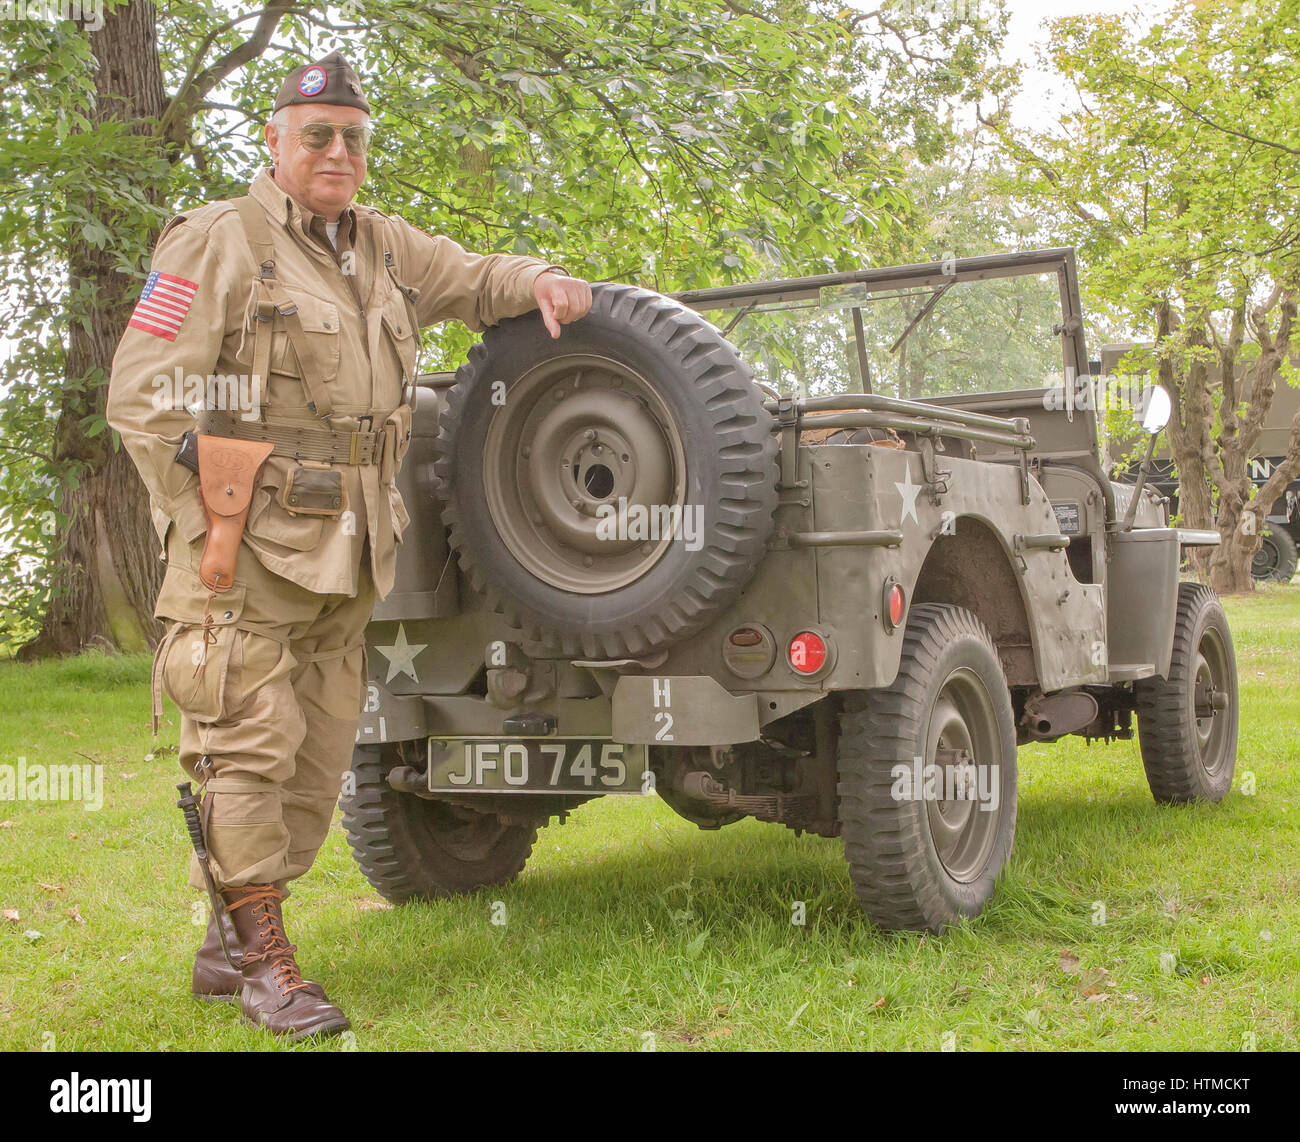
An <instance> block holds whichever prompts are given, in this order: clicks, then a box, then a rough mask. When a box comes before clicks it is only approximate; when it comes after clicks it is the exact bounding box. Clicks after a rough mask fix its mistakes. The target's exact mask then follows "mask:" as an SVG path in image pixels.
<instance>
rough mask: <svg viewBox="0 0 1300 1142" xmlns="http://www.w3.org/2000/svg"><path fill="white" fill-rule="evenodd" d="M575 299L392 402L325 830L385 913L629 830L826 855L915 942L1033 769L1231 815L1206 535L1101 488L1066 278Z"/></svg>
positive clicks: (1002, 847) (1228, 670)
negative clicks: (1041, 751) (1109, 757)
mask: <svg viewBox="0 0 1300 1142" xmlns="http://www.w3.org/2000/svg"><path fill="white" fill-rule="evenodd" d="M593 295H594V301H593V306H592V310H591V312H590V314H589V315H588V316H587V317H585V318H584V319H583V320H582V321H580V322H577V323H575V324H573V325H571V326H568V327H566V328H565V330H564V332H563V334H562V335H561V337H560V338H558V339H557V340H552V339H551V338H550V337H549V336H548V335H547V334H546V331H545V329H544V328H543V326H542V323H541V321H540V319H539V318H538V316H537V315H536V314H530V315H526V316H524V317H520V318H516V319H512V320H508V321H503V322H502V323H501V324H500V325H498V326H496V327H494V328H491V329H489V330H487V331H486V333H485V335H484V337H483V340H482V343H481V344H479V345H477V346H475V348H474V349H473V351H472V353H471V354H470V357H469V360H468V362H467V363H466V364H465V365H463V366H462V367H461V368H460V369H459V370H458V371H457V372H456V373H455V374H454V375H452V374H434V375H429V376H425V377H424V378H422V381H421V384H420V386H419V388H418V391H417V394H416V403H415V409H414V434H413V439H412V443H411V447H410V451H409V453H408V455H407V457H406V461H405V466H404V467H403V469H402V472H401V474H400V489H401V493H402V496H403V498H404V500H405V503H406V504H407V505H408V507H409V509H410V515H411V518H412V523H411V525H410V527H409V528H408V529H407V532H406V536H405V540H404V543H403V545H402V547H401V550H400V552H399V559H398V568H397V582H396V586H395V588H394V590H393V592H392V594H390V595H389V597H388V598H387V599H385V600H384V601H383V602H382V603H381V604H380V605H379V606H378V607H377V608H376V610H375V614H374V620H373V622H372V624H371V626H370V628H369V631H368V634H367V652H368V660H369V664H370V667H369V669H370V678H369V685H368V690H367V696H366V701H365V706H364V712H363V713H362V716H361V722H360V726H359V729H358V733H357V750H356V757H355V762H354V769H353V772H352V775H351V777H352V781H351V782H350V783H349V786H348V788H347V789H346V790H345V798H344V813H345V816H344V825H345V829H346V831H347V835H348V838H349V841H350V843H351V846H352V849H353V851H354V853H355V856H356V859H357V861H358V862H359V864H360V866H361V869H362V871H363V872H364V874H365V876H366V877H367V878H368V879H369V881H370V883H371V884H372V885H374V887H375V888H376V889H378V891H379V892H380V893H381V894H382V895H384V896H385V897H387V898H388V899H390V900H393V901H404V900H408V899H412V898H423V899H429V898H436V897H441V896H445V895H448V894H452V893H463V892H470V891H473V890H476V889H479V888H482V887H484V886H487V885H494V884H500V883H502V882H505V881H507V880H509V879H511V878H512V877H514V876H515V875H516V874H517V873H518V872H519V871H520V869H521V868H522V867H523V865H524V862H525V861H526V860H527V858H528V855H529V853H530V851H531V847H532V845H533V843H534V841H535V840H536V837H537V830H538V828H539V827H541V826H543V825H545V824H547V823H548V822H549V821H550V820H551V819H552V818H555V817H558V818H560V820H563V818H564V815H565V814H567V813H568V812H569V811H571V810H572V809H574V808H575V807H576V806H578V805H580V804H581V803H582V802H584V801H587V800H589V799H591V798H593V797H598V796H602V795H617V794H622V795H630V796H646V795H655V796H658V797H661V798H662V799H663V800H664V801H665V802H666V803H667V804H668V805H669V806H670V807H671V808H672V809H673V810H674V811H675V812H677V813H678V814H680V815H681V816H683V817H685V818H686V819H687V820H689V821H692V822H694V823H695V824H696V825H698V826H699V827H700V828H702V829H719V828H722V827H723V826H725V825H727V824H730V823H732V822H735V821H738V820H741V819H742V818H744V817H753V818H756V819H758V820H762V821H769V822H773V823H777V824H782V825H785V826H787V827H789V828H792V829H794V830H796V831H797V832H809V833H815V834H818V835H821V836H828V837H842V838H843V841H844V849H845V855H846V858H847V861H848V866H849V874H850V879H851V881H852V885H853V888H854V891H855V893H856V895H857V898H858V900H859V901H860V903H861V905H862V907H863V908H864V910H865V911H866V913H867V914H868V916H869V917H870V918H871V920H872V921H874V922H875V923H876V924H878V925H880V926H882V927H884V928H901V929H927V930H931V931H942V930H943V929H944V928H945V927H946V926H948V925H950V924H952V923H954V922H956V921H958V920H960V918H961V917H964V916H974V915H976V914H978V913H979V912H980V910H981V909H982V908H983V906H984V905H985V903H986V902H987V901H988V900H989V898H990V896H991V895H992V894H993V892H994V888H995V885H996V882H997V880H998V878H999V876H1000V875H1001V873H1002V872H1003V870H1004V868H1005V867H1006V863H1007V860H1008V857H1009V855H1010V852H1011V847H1012V841H1013V838H1014V834H1015V824H1016V807H1017V795H1016V784H1017V776H1016V751H1017V747H1018V746H1019V745H1021V744H1024V743H1027V742H1050V741H1056V740H1057V739H1059V738H1062V737H1065V736H1067V735H1081V736H1083V737H1084V738H1086V739H1088V740H1089V741H1092V740H1094V739H1102V740H1105V741H1110V740H1111V739H1114V738H1120V739H1127V738H1131V737H1132V736H1133V733H1134V729H1135V722H1136V731H1137V733H1138V736H1139V742H1140V746H1141V755H1142V761H1143V765H1144V767H1145V769H1146V774H1147V778H1148V781H1149V784H1150V787H1151V791H1152V793H1153V794H1154V796H1155V798H1156V800H1157V801H1161V802H1166V803H1183V802H1190V801H1195V800H1208V801H1218V800H1220V799H1221V798H1222V797H1223V796H1224V794H1225V793H1226V792H1227V790H1228V789H1229V787H1230V784H1231V780H1232V772H1233V767H1234V764H1235V758H1236V739H1237V679H1236V666H1235V661H1234V657H1233V646H1232V637H1231V634H1230V633H1229V630H1228V625H1227V621H1226V619H1225V617H1224V613H1223V610H1222V608H1221V607H1220V605H1219V603H1218V600H1217V599H1216V598H1215V596H1214V594H1213V593H1212V592H1210V591H1209V590H1208V589H1206V588H1205V587H1203V586H1200V585H1199V584H1196V583H1180V582H1179V565H1180V560H1181V554H1182V549H1183V548H1185V547H1187V546H1189V545H1198V544H1212V543H1216V542H1218V536H1217V534H1215V533H1212V532H1210V533H1207V532H1193V531H1188V530H1183V529H1177V528H1171V527H1168V526H1166V524H1167V515H1166V509H1165V504H1164V501H1163V500H1162V498H1161V497H1160V496H1159V495H1158V494H1156V493H1153V492H1151V491H1149V490H1147V489H1144V488H1141V487H1134V486H1126V485H1119V484H1115V483H1113V482H1112V481H1111V480H1110V479H1109V478H1108V476H1107V457H1106V442H1105V441H1104V440H1102V439H1101V437H1100V436H1099V426H1098V423H1097V419H1096V415H1095V413H1094V412H1093V409H1094V408H1095V407H1096V406H1095V403H1094V402H1093V401H1092V400H1086V399H1080V394H1081V393H1083V392H1084V391H1085V386H1086V385H1087V384H1089V383H1090V379H1089V370H1088V355H1087V351H1086V347H1085V344H1084V332H1083V321H1082V315H1081V313H1080V307H1079V295H1078V284H1077V278H1076V268H1075V261H1074V254H1073V251H1071V250H1068V249H1055V250H1043V251H1033V252H1026V253H1017V254H1010V255H996V256H989V257H978V258H963V259H949V260H947V261H945V262H942V263H935V264H925V265H910V266H897V267H888V268H872V269H863V270H858V271H852V272H846V273H836V274H827V275H822V276H817V277H807V278H798V279H791V280H784V281H770V282H759V283H756V284H747V285H735V286H725V287H721V288H715V289H702V290H696V291H693V292H690V293H684V294H679V295H677V296H676V297H667V296H664V295H661V294H657V293H653V292H651V291H648V290H644V289H638V288H635V287H632V286H628V285H619V284H602V285H598V286H595V287H594V288H593ZM1162 397H1163V394H1161V393H1160V391H1159V390H1152V391H1151V394H1150V399H1149V400H1146V401H1144V402H1141V403H1144V404H1146V405H1147V406H1149V407H1145V408H1139V409H1137V410H1136V411H1137V414H1138V415H1139V416H1145V418H1146V423H1147V427H1148V428H1149V429H1151V430H1153V431H1154V432H1158V430H1159V428H1160V427H1161V425H1162V423H1163V421H1162V417H1167V415H1168V401H1167V399H1163V401H1162ZM1162 404H1163V407H1162ZM1153 442H1154V436H1153ZM394 510H395V512H396V509H394Z"/></svg>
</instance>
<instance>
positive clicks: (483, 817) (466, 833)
mask: <svg viewBox="0 0 1300 1142" xmlns="http://www.w3.org/2000/svg"><path fill="white" fill-rule="evenodd" d="M399 764H402V751H401V747H400V745H397V744H393V745H385V746H382V747H376V746H358V747H357V749H356V751H355V753H354V754H353V759H352V774H353V776H354V778H355V790H354V791H353V792H352V793H351V795H345V796H344V798H343V829H344V831H345V832H346V833H347V837H348V844H349V845H350V846H351V848H352V854H353V856H354V857H355V858H356V861H357V864H358V865H360V866H361V872H362V874H363V875H364V876H365V878H366V879H367V880H368V881H369V882H370V883H371V885H372V886H374V888H375V889H376V890H377V891H378V892H379V894H380V895H381V896H382V897H383V898H384V899H385V900H391V901H392V902H393V903H394V904H401V903H403V902H404V901H407V900H436V899H439V898H441V897H446V896H455V895H460V894H463V893H469V892H474V891H476V890H477V889H480V888H487V887H489V886H491V885H498V884H506V883H508V882H509V881H511V880H514V878H515V877H516V876H518V875H519V872H520V871H521V870H522V869H523V867H524V864H525V862H526V861H527V860H528V857H529V854H530V853H531V852H532V849H533V844H534V843H535V842H536V840H537V827H536V825H520V824H506V823H504V822H502V821H500V820H499V819H498V818H497V816H496V814H495V813H481V812H479V811H478V810H476V809H468V808H462V807H460V806H454V805H450V804H448V803H447V802H445V801H430V800H426V799H424V798H422V797H417V796H416V795H415V794H413V793H399V792H398V791H397V790H395V789H393V788H392V786H390V785H389V784H388V780H387V777H388V771H389V770H390V769H392V768H393V767H394V766H395V765H399Z"/></svg>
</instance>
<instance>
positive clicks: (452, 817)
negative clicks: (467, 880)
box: [420, 801, 509, 864]
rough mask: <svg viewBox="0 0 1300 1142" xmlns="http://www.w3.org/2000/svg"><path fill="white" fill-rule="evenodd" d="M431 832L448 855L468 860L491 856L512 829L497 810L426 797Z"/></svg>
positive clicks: (468, 861)
mask: <svg viewBox="0 0 1300 1142" xmlns="http://www.w3.org/2000/svg"><path fill="white" fill-rule="evenodd" d="M420 808H422V809H423V810H424V813H423V819H424V825H425V827H426V828H427V830H428V833H429V836H430V837H431V838H432V839H433V841H434V842H435V843H436V844H437V845H438V847H439V848H441V849H442V850H443V852H445V853H446V854H447V855H448V856H450V857H452V858H453V859H455V860H458V861H463V862H465V863H467V864H469V863H473V862H476V861H483V860H487V859H488V858H489V857H490V856H491V855H492V852H493V850H494V849H495V848H496V846H497V845H498V844H499V843H500V841H501V840H502V838H503V837H504V836H505V835H506V832H507V830H508V829H509V826H508V825H503V824H502V823H501V820H500V818H498V817H497V815H496V814H495V813H480V812H478V811H477V810H475V809H469V808H465V807H462V806H460V805H449V804H447V803H446V802H442V801H423V802H421V804H420Z"/></svg>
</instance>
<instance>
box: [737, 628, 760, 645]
mask: <svg viewBox="0 0 1300 1142" xmlns="http://www.w3.org/2000/svg"><path fill="white" fill-rule="evenodd" d="M762 641H763V635H762V633H761V632H759V631H756V630H755V629H754V628H753V627H740V628H739V629H738V630H733V631H732V632H731V645H732V646H757V645H758V644H759V643H760V642H762Z"/></svg>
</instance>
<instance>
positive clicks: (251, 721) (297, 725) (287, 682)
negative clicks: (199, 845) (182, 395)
mask: <svg viewBox="0 0 1300 1142" xmlns="http://www.w3.org/2000/svg"><path fill="white" fill-rule="evenodd" d="M167 553H168V557H167V564H168V565H167V571H166V574H165V576H164V579H163V586H162V589H161V591H160V592H159V594H158V602H157V605H156V607H155V614H156V615H157V616H158V617H159V618H162V619H166V620H168V628H167V633H166V634H165V636H164V637H163V640H162V641H161V642H160V643H159V646H158V651H157V654H156V655H155V658H154V672H153V687H154V710H155V716H157V714H158V712H159V710H160V707H161V692H165V693H166V694H167V696H168V697H169V698H171V700H172V701H173V702H175V703H176V706H177V708H178V709H179V710H180V715H181V728H180V764H181V768H182V769H183V770H184V771H185V773H186V774H187V775H188V776H189V777H190V778H191V779H192V780H193V781H195V782H196V783H198V785H199V786H200V787H201V788H202V790H203V791H204V793H205V796H204V799H203V810H202V811H203V814H204V818H205V828H206V834H207V847H208V855H209V859H210V862H211V865H212V871H213V875H214V878H215V879H216V881H217V886H218V888H238V887H241V886H243V885H246V884H269V883H274V882H277V881H287V880H292V879H294V878H295V877H299V876H301V875H302V874H303V873H305V872H306V871H307V870H308V869H309V868H310V867H311V865H312V862H313V861H314V860H315V859H316V854H317V852H318V851H319V850H320V847H321V845H322V844H323V843H324V841H325V837H326V835H327V834H328V832H329V827H330V823H331V821H332V820H333V814H334V807H335V805H336V803H337V801H338V796H339V790H340V786H341V783H342V780H343V775H344V773H345V772H346V771H347V769H348V766H349V764H350V762H351V759H352V750H353V746H354V743H355V738H356V728H357V717H358V714H359V713H360V711H361V706H362V704H363V701H364V695H365V688H366V652H365V638H364V632H365V627H366V623H367V622H368V621H369V619H370V614H371V611H372V610H373V607H374V601H375V589H374V581H373V579H372V577H371V573H370V558H369V552H368V551H363V552H362V557H361V570H360V575H359V578H358V587H357V593H356V595H355V596H348V595H322V594H317V593H315V592H313V591H308V590H307V589H306V588H304V587H301V586H299V585H298V584H296V583H292V582H290V581H289V580H287V579H284V578H281V577H280V576H278V575H276V574H274V573H273V572H271V571H268V570H267V569H266V568H265V567H263V566H262V564H261V563H260V562H259V561H258V560H257V558H256V556H255V555H254V554H253V553H252V552H251V551H250V550H249V549H248V548H247V547H246V546H241V548H240V553H239V559H238V564H237V567H236V571H235V582H234V586H233V587H232V588H231V589H230V590H229V591H227V592H224V593H222V594H219V595H215V596H213V595H212V594H211V592H209V591H208V590H207V588H205V587H204V586H203V584H202V583H201V582H200V581H199V575H198V569H199V561H200V559H201V557H202V554H203V539H202V537H200V538H198V539H197V540H195V541H194V542H192V543H186V542H185V540H184V539H183V538H182V537H181V535H180V534H179V529H177V528H175V527H173V528H172V529H171V530H170V533H169V535H168V538H167ZM190 884H191V885H193V886H194V887H195V888H198V889H200V890H201V889H202V888H203V887H204V882H203V879H202V874H201V872H200V869H199V865H198V860H197V858H196V857H193V856H192V857H191V861H190Z"/></svg>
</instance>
